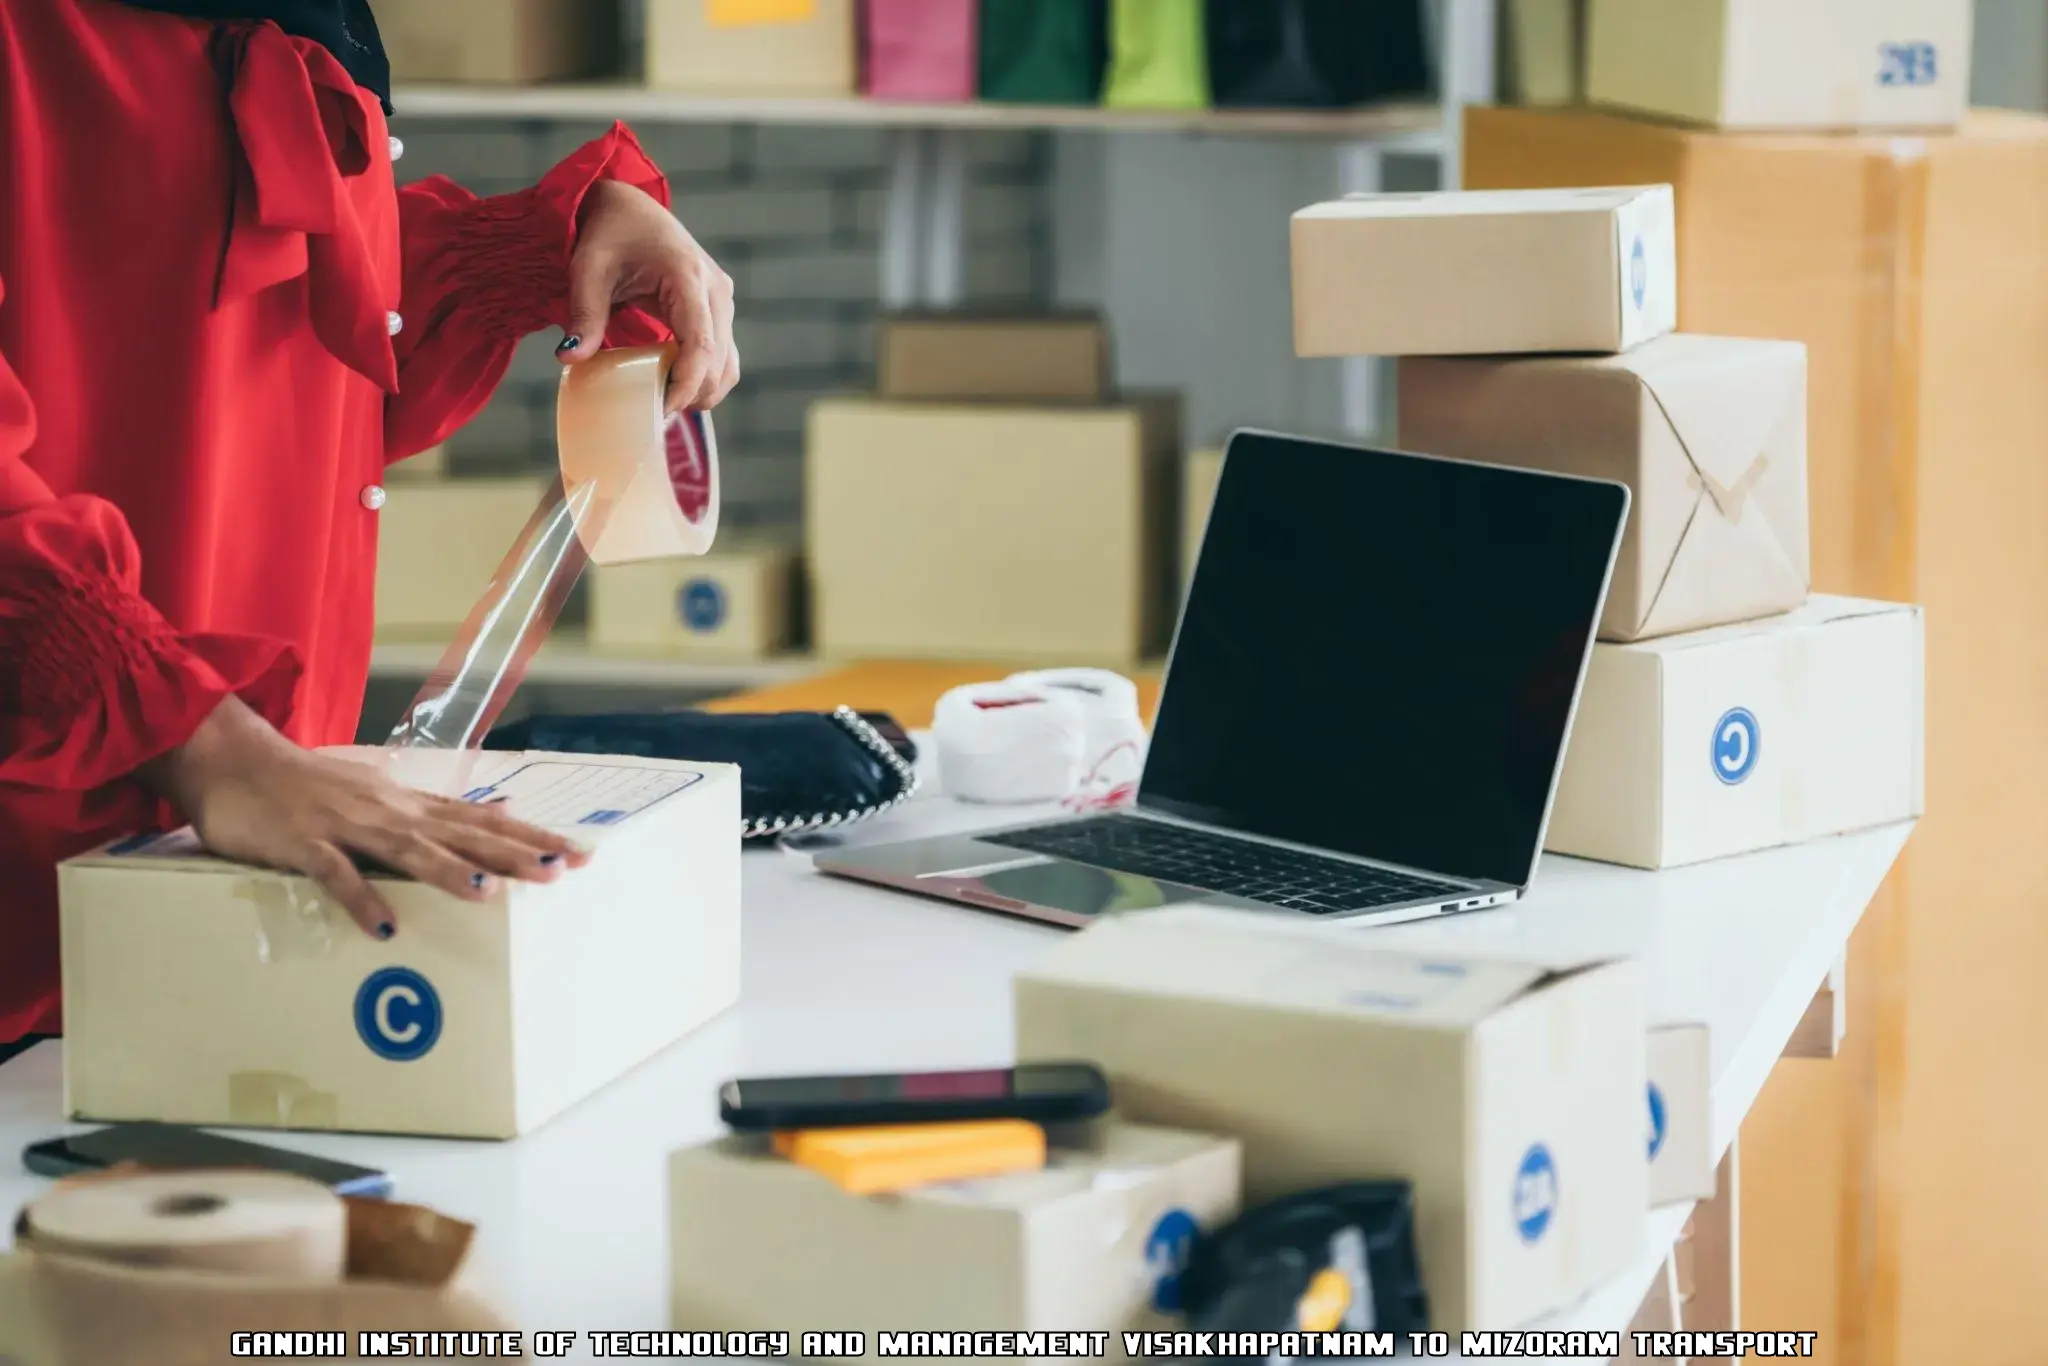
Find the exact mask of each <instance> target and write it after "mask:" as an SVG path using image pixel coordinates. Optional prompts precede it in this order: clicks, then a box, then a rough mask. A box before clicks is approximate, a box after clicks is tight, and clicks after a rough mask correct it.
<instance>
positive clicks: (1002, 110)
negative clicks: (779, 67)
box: [392, 83, 1444, 151]
mask: <svg viewBox="0 0 2048 1366" xmlns="http://www.w3.org/2000/svg"><path fill="white" fill-rule="evenodd" d="M392 102H393V103H394V104H395V105H396V106H397V107H398V113H399V116H400V117H402V118H413V119H468V118H507V119H577V118H592V119H609V118H620V119H635V120H640V121H643V122H669V123H785V124H788V123H793V124H853V125H862V126H867V127H878V128H954V129H976V128H986V129H1058V128H1076V129H1096V130H1100V131H1105V132H1122V131H1133V132H1179V133H1209V134H1218V135H1240V136H1261V137H1273V136H1277V137H1321V138H1330V139H1333V140H1337V141H1362V140H1368V139H1369V140H1374V141H1386V142H1398V143H1412V144H1413V145H1414V148H1415V149H1416V150H1418V151H1419V150H1425V149H1426V148H1428V147H1430V146H1433V145H1434V140H1435V139H1437V138H1438V137H1439V136H1440V135H1441V133H1442V131H1443V124H1444V106H1443V105H1441V104H1437V103H1434V102H1414V103H1400V104H1385V105H1372V106H1367V107H1365V108H1360V109H1334V110H1317V109H1192V110H1177V109H1159V110H1151V109H1102V108H1097V107H1094V106H1078V105H1076V106H1068V105H1038V104H985V103H972V104H899V103H896V102H894V101H887V100H864V99H818V98H809V99H803V98H782V97H776V96H766V95H756V96H737V95H736V96H708V95H683V94H677V93H675V92H672V91H665V90H649V89H647V88H646V87H644V86H638V85H627V84H623V83H620V84H600V85H531V86H479V85H432V86H401V87H399V89H398V91H397V92H396V94H394V95H393V97H392Z"/></svg>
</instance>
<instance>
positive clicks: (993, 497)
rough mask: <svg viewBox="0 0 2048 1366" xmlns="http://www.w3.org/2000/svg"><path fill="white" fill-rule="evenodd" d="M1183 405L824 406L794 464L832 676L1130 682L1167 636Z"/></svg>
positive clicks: (818, 642) (814, 611)
mask: <svg viewBox="0 0 2048 1366" xmlns="http://www.w3.org/2000/svg"><path fill="white" fill-rule="evenodd" d="M1179 425H1180V410H1179V401H1178V400H1177V399H1174V398H1168V397H1159V398H1151V399H1144V400H1134V401H1132V402H1130V403H1125V404H1119V405H1116V406H1112V407H1103V408H1080V407H1075V408H1024V407H1010V406H998V405H973V406H960V405H939V404H915V403H890V402H883V401H878V400H872V399H827V400H824V401H822V402H820V403H818V404H816V405H814V406H813V407H812V409H811V415H810V435H809V449H808V451H807V453H806V457H805V479H806V499H805V515H806V520H807V522H808V543H807V549H806V555H805V558H806V561H807V567H808V570H809V576H810V584H811V593H810V604H811V622H812V637H813V643H814V644H815V646H816V648H817V651H818V653H819V654H820V655H821V656H823V657H826V658H871V659H872V658H882V659H973V660H1005V661H1017V662H1037V661H1046V662H1059V663H1065V664H1103V665H1109V666H1129V665H1133V664H1137V663H1142V662H1143V661H1145V660H1147V659H1149V658H1153V657H1155V656H1156V655H1157V654H1158V652H1159V651H1160V650H1162V649H1163V648H1164V647H1165V644H1166V640H1167V636H1168V634H1169V632H1170V630H1171V626H1172V620H1173V612H1172V599H1173V584H1172V579H1171V568H1170V566H1171V563H1172V559H1173V538H1174V535H1175V531H1176V515H1175V514H1176V512H1177V510H1178V507H1179V504H1178V502H1177V501H1176V494H1177V492H1178V489H1177V484H1178V475H1179V468H1178V467H1179V444H1180V432H1179Z"/></svg>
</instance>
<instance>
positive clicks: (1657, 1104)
mask: <svg viewBox="0 0 2048 1366" xmlns="http://www.w3.org/2000/svg"><path fill="white" fill-rule="evenodd" d="M1665 1123H1666V1121H1665V1118H1664V1093H1663V1092H1662V1091H1659V1090H1658V1089H1657V1083H1656V1082H1654V1081H1653V1082H1651V1083H1650V1160H1651V1161H1652V1162H1655V1161H1656V1160H1657V1154H1658V1153H1661V1152H1663V1151H1664V1135H1665V1132H1666V1130H1665Z"/></svg>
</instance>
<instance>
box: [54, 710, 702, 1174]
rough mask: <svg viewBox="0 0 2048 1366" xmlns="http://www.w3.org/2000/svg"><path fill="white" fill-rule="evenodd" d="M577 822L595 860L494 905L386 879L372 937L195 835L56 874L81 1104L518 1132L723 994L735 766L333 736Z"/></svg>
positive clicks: (478, 791)
mask: <svg viewBox="0 0 2048 1366" xmlns="http://www.w3.org/2000/svg"><path fill="white" fill-rule="evenodd" d="M335 752H336V753H339V754H341V755H343V756H345V757H348V758H350V759H353V760H355V761H359V762H363V763H371V764H379V765H387V766H389V771H390V772H391V773H392V775H393V776H394V777H396V778H397V779H399V780H400V781H403V782H406V783H408V784H410V785H412V786H415V787H419V788H422V789H425V790H429V791H435V792H440V793H443V794H446V795H454V796H462V797H465V798H466V799H468V800H472V801H496V800H504V801H505V802H506V803H507V808H508V810H509V811H510V812H511V813H512V814H513V815H515V816H518V817H520V818H522V819H524V820H528V821H531V822H533V823H535V824H538V825H543V826H546V827H549V828H551V829H560V830H564V831H567V832H569V833H571V834H572V835H573V836H574V837H575V838H576V839H578V840H580V841H582V842H584V843H586V844H588V845H591V846H592V847H593V848H594V849H595V850H596V856H595V857H594V858H593V859H592V860H591V861H590V863H589V864H588V865H587V866H586V867H583V868H579V869H575V870H573V871H571V872H569V873H567V874H565V875H564V876H563V877H562V878H560V879H559V880H558V881H556V882H554V883H552V884H525V883H509V884H503V885H501V886H500V888H499V889H498V890H497V891H496V892H495V893H494V894H493V895H492V896H491V898H490V899H489V900H488V901H486V902H483V903H480V904H479V903H473V902H467V901H458V900H456V899H455V898H453V897H451V896H449V895H447V894H446V893H444V892H441V891H439V890H437V889H434V888H431V887H426V886H423V885H421V884H419V883H415V882H410V881H406V880H403V879H401V878H398V877H394V876H388V875H375V874H373V881H374V883H375V885H376V886H377V888H378V890H380V891H381V892H383V893H384V896H385V898H386V899H387V900H388V901H389V902H390V904H391V906H392V909H393V911H394V912H395V914H396V917H397V921H398V934H397V937H396V938H394V939H392V940H390V941H389V942H380V941H378V940H375V939H372V938H370V937H369V936H368V935H367V934H365V933H364V932H363V931H361V930H360V929H358V928H357V927H356V926H355V924H354V923H353V922H352V921H350V920H349V919H348V918H347V917H346V916H345V915H344V914H343V913H342V912H341V911H340V910H339V909H337V908H335V907H333V906H331V905H329V904H327V903H326V902H325V901H324V899H323V898H322V896H321V894H320V893H319V891H318V890H317V889H316V888H315V886H314V885H313V884H312V883H311V882H309V881H308V880H306V879H304V878H300V877H295V876H286V875H284V874H281V873H274V872H270V871H267V870H260V869H255V868H250V867H246V866H243V865H240V864H235V863H229V862H226V861H223V860H221V859H217V858H214V857H211V856H209V855H207V854H206V853H204V852H203V851H202V850H200V848H199V847H198V843H197V841H196V839H194V838H193V837H192V836H191V835H190V833H189V832H185V833H181V834H175V835H167V836H156V837H151V838H142V839H136V840H130V841H126V842H124V843H121V844H116V845H113V846H110V847H109V848H106V849H103V850H101V851H99V852H97V853H93V854H88V855H85V856H83V857H81V858H76V859H72V860H70V861H69V862H66V863H64V864H62V865H61V866H60V867H59V868H58V889H59V901H60V917H61V935H62V958H63V979H64V1011H65V1015H64V1032H65V1047H64V1090H65V1112H66V1113H67V1114H69V1115H71V1116H73V1117H74V1118H78V1119H94V1120H157V1121H163V1122H167V1123H175V1124H217V1125H234V1126H236V1127H273V1128H286V1129H332V1130H344V1131H351V1132H367V1133H393V1134H431V1135H437V1136H443V1137H450V1138H511V1137H513V1136H515V1135H518V1134H522V1133H526V1132H529V1131H531V1130H532V1129H534V1128H536V1127H538V1126H539V1125H541V1124H543V1123H545V1122H546V1121H547V1120H549V1119H551V1118H552V1117H554V1116H555V1115H556V1114H559V1113H560V1112H561V1111H563V1110H565V1109H567V1108H568V1107H569V1106H570V1105H573V1104H574V1103H575V1102H577V1101H579V1100H581V1099H583V1098H584V1097H586V1096H588V1095H590V1094H591V1093H593V1092H595V1091H596V1090H598V1089H599V1088H600V1087H602V1086H604V1085H606V1084H607V1083H609V1082H611V1081H613V1080H614V1079H616V1078H618V1077H620V1076H622V1075H623V1074H624V1073H626V1072H627V1071H629V1070H631V1069H632V1068H633V1067H635V1066H638V1065H639V1064H640V1063H642V1062H644V1061H646V1060H647V1059H648V1058H650V1057H652V1056H653V1055H654V1054H655V1053H657V1052H659V1051H661V1050H662V1049H664V1048H666V1047H668V1046H669V1045H670V1044H672V1043H674V1042H676V1041H677V1040H678V1039H680V1038H682V1037H683V1036H684V1035H686V1034H688V1033H689V1032H690V1031H691V1030H693V1029H695V1028H696V1027H697V1026H698V1025H700V1024H702V1023H704V1022H705V1021H706V1020H709V1019H710V1018H712V1017H713V1016H715V1015H717V1014H718V1013H719V1012H721V1011H723V1010H724V1009H725V1008H726V1007H727V1006H730V1005H731V1004H732V1003H733V1002H734V1001H735V1000H736V999H737V998H738V996H739V989H740V920H739V914H740V885H739V878H740V873H739V849H740V839H739V837H740V805H739V786H740V785H739V770H738V769H736V768H732V767H729V766H724V765H716V764H684V763H671V762H665V761H662V760H656V759H639V758H603V757H595V756H573V757H571V756H562V755H549V754H519V753H500V752H492V753H482V752H475V751H470V752H455V751H426V750H340V751H335Z"/></svg>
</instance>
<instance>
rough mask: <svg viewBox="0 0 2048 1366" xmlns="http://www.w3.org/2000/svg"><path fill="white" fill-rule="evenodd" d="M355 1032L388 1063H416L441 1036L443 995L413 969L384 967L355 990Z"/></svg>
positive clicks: (431, 1048)
mask: <svg viewBox="0 0 2048 1366" xmlns="http://www.w3.org/2000/svg"><path fill="white" fill-rule="evenodd" d="M355 1014H356V1033H357V1034H359V1035H361V1036H362V1040H363V1043H364V1044H365V1045H366V1046H367V1047H368V1048H369V1050H370V1051H371V1052H372V1053H375V1054H376V1055H377V1056H378V1057H380V1058H383V1059H385V1060H386V1061H387V1062H417V1061H418V1060H419V1059H421V1058H424V1057H425V1056H427V1054H429V1053H431V1052H433V1050H434V1045H435V1044H436V1043H438V1042H440V1039H441V996H440V993H439V992H437V991H435V990H434V986H433V983H431V982H429V981H428V980H427V979H426V978H424V977H422V976H420V974H418V973H417V972H414V971H413V970H412V969H411V968H382V969H380V970H378V971H376V972H373V973H371V974H370V975H369V976H368V977H367V978H365V979H364V981H363V985H362V986H361V987H360V988H358V989H357V991H356V1011H355Z"/></svg>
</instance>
